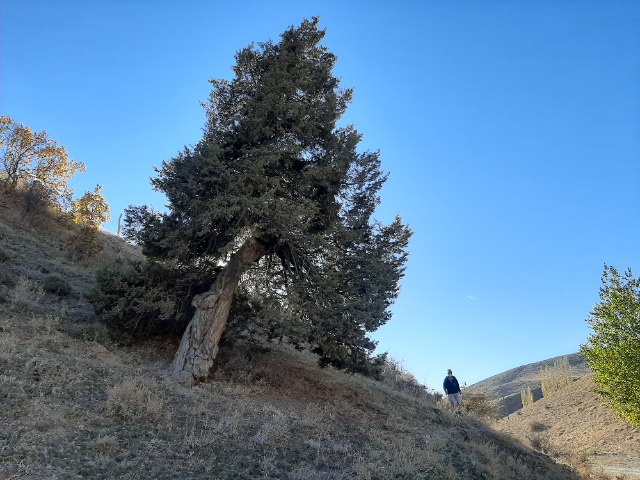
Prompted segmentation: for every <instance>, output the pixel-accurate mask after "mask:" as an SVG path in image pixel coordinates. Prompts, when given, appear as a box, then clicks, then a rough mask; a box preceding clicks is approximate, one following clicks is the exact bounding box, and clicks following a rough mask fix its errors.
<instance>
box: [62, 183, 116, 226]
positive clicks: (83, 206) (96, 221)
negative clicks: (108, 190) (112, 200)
mask: <svg viewBox="0 0 640 480" xmlns="http://www.w3.org/2000/svg"><path fill="white" fill-rule="evenodd" d="M101 190H102V186H101V185H96V188H95V190H94V191H93V192H88V191H87V192H85V194H84V195H83V196H82V197H80V198H79V199H78V200H75V201H74V202H73V205H72V207H71V214H72V215H73V220H74V221H75V222H76V223H79V224H80V225H84V226H87V227H92V228H95V229H97V228H98V227H100V225H102V224H103V223H105V222H106V221H108V220H109V218H111V216H110V215H109V204H108V203H107V201H106V200H105V198H104V197H103V196H102V193H100V192H101Z"/></svg>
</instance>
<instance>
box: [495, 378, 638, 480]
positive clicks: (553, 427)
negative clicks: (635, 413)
mask: <svg viewBox="0 0 640 480" xmlns="http://www.w3.org/2000/svg"><path fill="white" fill-rule="evenodd" d="M595 388H596V387H595V385H594V384H593V382H592V381H591V375H586V376H584V377H582V378H581V379H579V380H578V381H577V382H575V383H573V384H571V385H569V386H568V387H565V388H563V389H561V390H559V391H558V392H556V393H555V394H554V395H551V396H549V397H545V398H544V399H542V400H540V401H538V402H535V403H533V404H532V405H528V406H526V407H524V408H523V409H522V410H519V411H518V412H516V413H515V414H512V415H510V416H509V417H508V418H504V419H502V420H500V421H499V422H498V424H497V428H498V429H499V430H500V431H503V432H506V433H509V434H510V435H514V436H515V437H516V438H519V439H521V440H522V441H523V442H525V443H527V444H529V445H531V446H533V447H534V448H536V449H538V450H542V451H545V452H547V453H549V454H551V455H554V456H556V457H558V458H564V459H567V460H569V459H571V460H572V461H573V463H574V464H576V465H577V464H580V463H582V464H585V465H595V466H596V468H595V470H596V471H597V470H600V469H603V470H604V471H606V472H609V473H611V474H612V475H614V476H615V477H616V478H627V479H631V478H640V430H638V429H635V428H633V427H631V426H629V425H627V424H625V423H624V422H622V421H621V420H619V419H618V418H616V416H615V415H614V413H613V412H612V411H611V410H610V409H609V408H608V407H606V406H605V405H604V404H603V403H602V402H601V401H600V398H599V397H598V395H597V394H596V393H595Z"/></svg>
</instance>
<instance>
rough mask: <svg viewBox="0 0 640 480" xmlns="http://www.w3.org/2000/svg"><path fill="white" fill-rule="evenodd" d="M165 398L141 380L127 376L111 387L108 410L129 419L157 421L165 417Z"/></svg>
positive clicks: (108, 396) (112, 413)
mask: <svg viewBox="0 0 640 480" xmlns="http://www.w3.org/2000/svg"><path fill="white" fill-rule="evenodd" d="M164 404H165V402H164V399H163V397H162V395H160V394H159V392H157V391H151V389H150V388H149V387H148V386H147V385H145V384H144V383H143V382H142V381H141V380H139V379H135V378H125V379H124V381H123V382H122V383H121V384H119V385H116V386H114V387H113V388H111V389H109V392H108V395H107V412H108V413H109V414H111V415H115V416H118V417H120V418H122V419H124V420H127V421H135V420H141V421H156V420H161V419H164V418H165V417H166V416H167V412H166V411H165V409H164Z"/></svg>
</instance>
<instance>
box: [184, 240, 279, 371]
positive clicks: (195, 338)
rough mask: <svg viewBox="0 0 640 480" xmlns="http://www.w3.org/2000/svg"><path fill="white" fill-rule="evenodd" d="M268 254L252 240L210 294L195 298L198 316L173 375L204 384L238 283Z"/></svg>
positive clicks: (206, 293)
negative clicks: (181, 374) (248, 269)
mask: <svg viewBox="0 0 640 480" xmlns="http://www.w3.org/2000/svg"><path fill="white" fill-rule="evenodd" d="M267 253H268V247H267V245H265V243H264V242H262V241H260V240H259V239H257V238H255V237H252V238H250V239H249V240H247V241H246V242H245V243H244V244H243V245H242V247H240V249H239V250H238V251H237V252H236V253H234V254H233V255H232V256H231V259H230V260H229V263H227V265H225V267H224V268H223V269H222V270H221V271H220V273H219V274H218V275H217V276H216V279H215V281H214V282H213V285H211V288H210V289H209V291H208V292H205V293H203V294H200V295H196V296H195V297H194V298H193V302H192V304H193V306H194V307H196V312H195V314H194V315H193V318H192V319H191V321H190V322H189V325H187V329H186V331H185V332H184V335H183V336H182V341H181V342H180V347H179V348H178V353H176V357H175V359H174V361H173V371H174V372H188V373H190V374H191V375H192V376H193V379H194V380H195V382H200V381H202V380H204V379H205V378H206V377H207V376H208V375H209V371H210V370H211V367H212V366H213V362H214V360H215V358H216V356H217V355H218V350H219V345H218V344H219V342H220V337H222V333H223V332H224V329H225V326H226V325H227V318H228V317H229V310H230V309H231V303H232V302H233V296H234V294H235V292H236V288H237V286H238V282H239V281H240V277H241V276H242V273H243V272H244V271H245V270H246V269H247V267H248V266H249V265H251V264H252V263H254V262H257V261H258V260H260V258H262V257H263V256H264V255H266V254H267Z"/></svg>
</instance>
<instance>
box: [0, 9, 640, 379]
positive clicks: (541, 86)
mask: <svg viewBox="0 0 640 480" xmlns="http://www.w3.org/2000/svg"><path fill="white" fill-rule="evenodd" d="M1 9H2V10H1V14H2V19H1V35H2V45H1V49H2V50H1V57H0V61H1V64H0V68H1V83H0V112H1V113H2V114H5V115H9V116H11V117H12V118H13V119H15V120H16V121H18V122H23V123H25V124H26V125H28V126H30V127H32V128H33V129H35V130H38V131H40V130H46V131H47V132H48V133H49V135H50V136H51V137H52V138H53V139H55V140H57V141H58V142H59V143H61V144H62V145H65V146H66V147H67V149H68V151H69V153H70V155H71V156H72V158H74V159H76V160H80V161H82V162H84V163H85V164H86V166H87V173H85V174H81V175H79V176H78V177H76V179H74V181H73V183H72V186H73V187H74V189H75V193H76V196H80V195H81V194H82V193H84V191H85V190H93V188H94V187H95V185H96V184H101V185H102V186H103V193H104V195H105V197H106V199H107V201H108V202H109V204H110V206H111V211H112V217H113V219H112V220H111V221H110V222H109V223H108V224H107V225H106V228H107V230H110V231H112V232H115V231H116V228H117V218H118V215H119V213H120V212H122V211H123V209H124V208H125V207H127V206H128V205H142V204H150V205H154V206H155V207H156V208H162V206H163V198H162V197H161V196H159V195H158V194H157V193H154V192H153V191H152V190H151V187H150V184H149V177H151V176H153V175H154V172H153V167H154V166H159V165H160V163H161V162H162V161H163V160H168V159H170V158H171V157H173V156H174V155H176V154H177V152H178V151H179V150H181V149H182V148H183V147H184V146H185V145H191V144H194V143H195V142H196V141H197V140H199V138H200V134H201V129H202V127H203V125H204V114H203V111H202V109H201V107H200V105H199V104H200V102H202V101H204V100H205V99H206V98H207V96H208V93H209V91H210V85H209V84H208V79H209V78H212V77H226V78H230V76H231V70H230V67H231V66H232V65H233V63H234V58H233V56H234V53H235V52H236V51H237V50H239V49H241V48H243V47H245V46H246V45H247V44H249V43H250V42H253V41H256V42H259V41H264V40H267V39H269V38H272V39H277V38H278V35H279V34H280V33H281V32H282V31H283V30H285V29H286V28H287V27H289V26H291V25H298V24H299V23H300V22H301V20H302V19H303V18H304V17H311V16H314V15H317V16H319V17H320V19H321V26H322V27H323V28H326V29H327V36H326V38H325V42H324V44H325V45H326V46H327V47H329V49H330V50H331V51H332V52H334V53H335V54H337V55H338V64H337V68H336V72H337V74H338V75H339V76H340V77H341V78H342V85H343V86H344V87H353V88H354V89H355V99H354V101H353V104H352V105H351V108H350V109H349V111H348V113H347V114H346V116H345V119H344V120H345V122H348V123H352V124H354V125H355V126H356V128H357V129H358V130H359V131H360V132H361V133H362V134H363V135H364V140H363V142H362V148H363V149H370V150H378V149H379V150H380V151H381V156H382V159H383V168H384V169H385V170H386V171H388V172H390V174H391V176H390V178H389V181H388V182H387V185H386V186H385V188H384V189H383V191H382V205H381V207H380V209H379V212H378V218H380V219H381V220H383V221H390V220H391V219H392V217H393V216H394V215H395V214H396V213H400V214H401V216H402V217H403V219H404V220H405V222H408V223H409V224H410V225H411V227H412V228H413V230H414V232H415V234H414V237H413V240H412V242H411V245H410V259H409V263H408V268H407V272H406V276H405V278H404V280H403V284H402V292H401V296H400V298H399V299H398V301H397V302H396V304H395V306H394V308H393V311H394V317H393V319H392V320H391V321H390V322H389V323H388V324H387V325H386V326H384V327H383V328H382V329H381V330H380V331H378V332H376V334H375V338H376V339H378V340H379V348H380V350H383V351H389V352H390V354H391V355H392V356H394V357H395V358H397V359H399V360H401V361H402V362H403V363H404V366H405V367H406V368H407V369H408V370H409V371H411V372H412V373H413V374H414V375H415V376H416V377H417V379H418V380H420V381H421V382H424V383H427V385H428V386H429V387H431V388H435V389H438V390H439V389H440V388H441V384H442V379H443V378H444V376H445V371H446V369H447V368H452V369H453V370H454V374H456V376H457V377H458V379H459V380H460V381H461V382H466V383H468V384H472V383H475V382H477V381H480V380H482V379H484V378H487V377H489V376H491V375H494V374H497V373H500V372H502V371H505V370H507V369H510V368H513V367H516V366H519V365H522V364H527V363H531V362H535V361H538V360H543V359H546V358H550V357H554V356H557V355H564V354H567V353H572V352H576V351H577V350H578V347H579V344H580V343H583V342H584V341H585V340H586V337H587V334H588V332H589V330H588V326H587V324H586V322H585V318H586V317H587V314H588V312H589V311H590V309H591V307H592V306H593V304H594V303H595V302H596V301H597V300H598V288H599V286H600V276H601V274H602V269H603V265H604V263H607V264H610V265H613V266H614V267H616V268H618V269H620V270H624V269H626V268H627V267H631V268H632V269H633V270H634V272H635V273H636V275H637V274H638V273H640V248H639V247H640V222H639V218H640V27H639V25H640V2H638V1H615V2H611V1H599V2H593V1H558V0H553V1H528V2H527V1H525V2H515V1H513V2H512V1H506V0H505V1H491V0H487V1H483V2H476V1H457V2H450V1H445V0H442V1H404V2H403V1H400V2H387V1H372V0H369V1H344V0H342V1H333V0H323V1H319V0H318V1H306V2H305V1H287V2H269V1H245V2H241V1H238V2H229V1H204V0H203V1H193V0H181V1H168V0H164V1H163V0H157V1H152V0H146V1H143V0H126V1H125V0H109V1H81V0H77V1H62V0H57V1H51V0H43V1H36V0H3V1H2V4H1Z"/></svg>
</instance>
